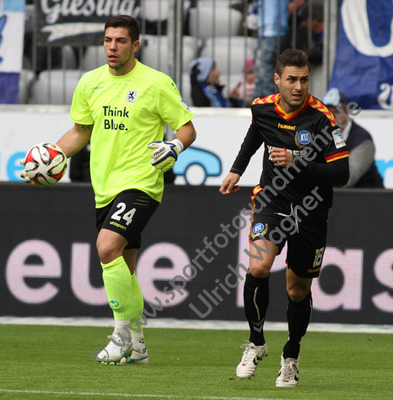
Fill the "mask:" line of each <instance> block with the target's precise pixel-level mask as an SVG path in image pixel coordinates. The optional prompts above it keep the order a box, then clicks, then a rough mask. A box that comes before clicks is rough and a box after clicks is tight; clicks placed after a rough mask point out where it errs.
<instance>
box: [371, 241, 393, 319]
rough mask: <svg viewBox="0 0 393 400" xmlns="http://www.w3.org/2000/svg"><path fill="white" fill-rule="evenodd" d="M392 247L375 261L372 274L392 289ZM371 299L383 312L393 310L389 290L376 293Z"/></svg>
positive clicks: (392, 299)
mask: <svg viewBox="0 0 393 400" xmlns="http://www.w3.org/2000/svg"><path fill="white" fill-rule="evenodd" d="M392 266H393V249H389V250H386V251H384V252H383V253H382V254H381V255H380V256H379V257H378V258H377V260H376V261H375V265H374V274H375V277H376V278H377V279H378V281H379V282H380V283H382V284H383V285H385V286H387V287H388V288H390V289H393V269H392ZM372 301H373V303H374V304H375V306H376V307H377V308H379V309H380V310H382V311H385V312H390V313H391V312H393V297H392V296H391V295H390V294H389V292H387V291H386V292H383V293H379V294H376V295H375V296H373V297H372Z"/></svg>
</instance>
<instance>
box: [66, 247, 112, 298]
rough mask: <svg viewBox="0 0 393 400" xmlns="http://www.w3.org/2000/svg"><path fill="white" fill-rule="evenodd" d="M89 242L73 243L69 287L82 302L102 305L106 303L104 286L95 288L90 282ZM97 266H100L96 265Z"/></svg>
mask: <svg viewBox="0 0 393 400" xmlns="http://www.w3.org/2000/svg"><path fill="white" fill-rule="evenodd" d="M90 253H91V246H90V244H89V243H73V244H72V248H71V289H72V291H73V292H74V294H75V297H76V298H77V299H78V300H80V301H81V302H82V303H85V304H89V305H93V306H102V305H105V304H107V303H108V300H107V297H106V292H105V287H104V286H102V287H100V288H96V287H94V286H92V285H91V283H90V278H89V276H90ZM97 268H100V266H99V265H97Z"/></svg>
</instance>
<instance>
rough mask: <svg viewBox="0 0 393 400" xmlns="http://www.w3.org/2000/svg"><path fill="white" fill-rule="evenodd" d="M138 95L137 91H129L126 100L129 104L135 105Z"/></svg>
mask: <svg viewBox="0 0 393 400" xmlns="http://www.w3.org/2000/svg"><path fill="white" fill-rule="evenodd" d="M137 93H138V92H136V91H135V90H129V91H128V93H127V98H126V101H127V103H135V100H136V95H137Z"/></svg>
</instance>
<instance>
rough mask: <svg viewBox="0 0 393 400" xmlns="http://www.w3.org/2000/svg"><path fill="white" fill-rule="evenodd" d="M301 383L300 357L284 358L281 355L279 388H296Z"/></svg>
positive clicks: (277, 382) (278, 378)
mask: <svg viewBox="0 0 393 400" xmlns="http://www.w3.org/2000/svg"><path fill="white" fill-rule="evenodd" d="M298 382H299V357H298V358H297V360H296V359H295V358H289V357H288V358H284V357H283V355H282V354H281V366H280V371H279V373H278V377H277V379H276V386H278V387H295V386H297V384H298Z"/></svg>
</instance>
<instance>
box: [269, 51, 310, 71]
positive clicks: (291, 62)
mask: <svg viewBox="0 0 393 400" xmlns="http://www.w3.org/2000/svg"><path fill="white" fill-rule="evenodd" d="M288 66H294V67H298V68H301V67H306V66H307V67H308V70H309V71H310V72H311V66H310V63H309V62H308V57H307V54H306V53H305V52H304V51H303V50H298V49H286V50H285V51H283V52H282V53H281V55H280V57H279V58H278V61H277V64H276V70H275V72H276V74H278V76H281V74H282V71H283V70H284V68H285V67H288Z"/></svg>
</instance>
